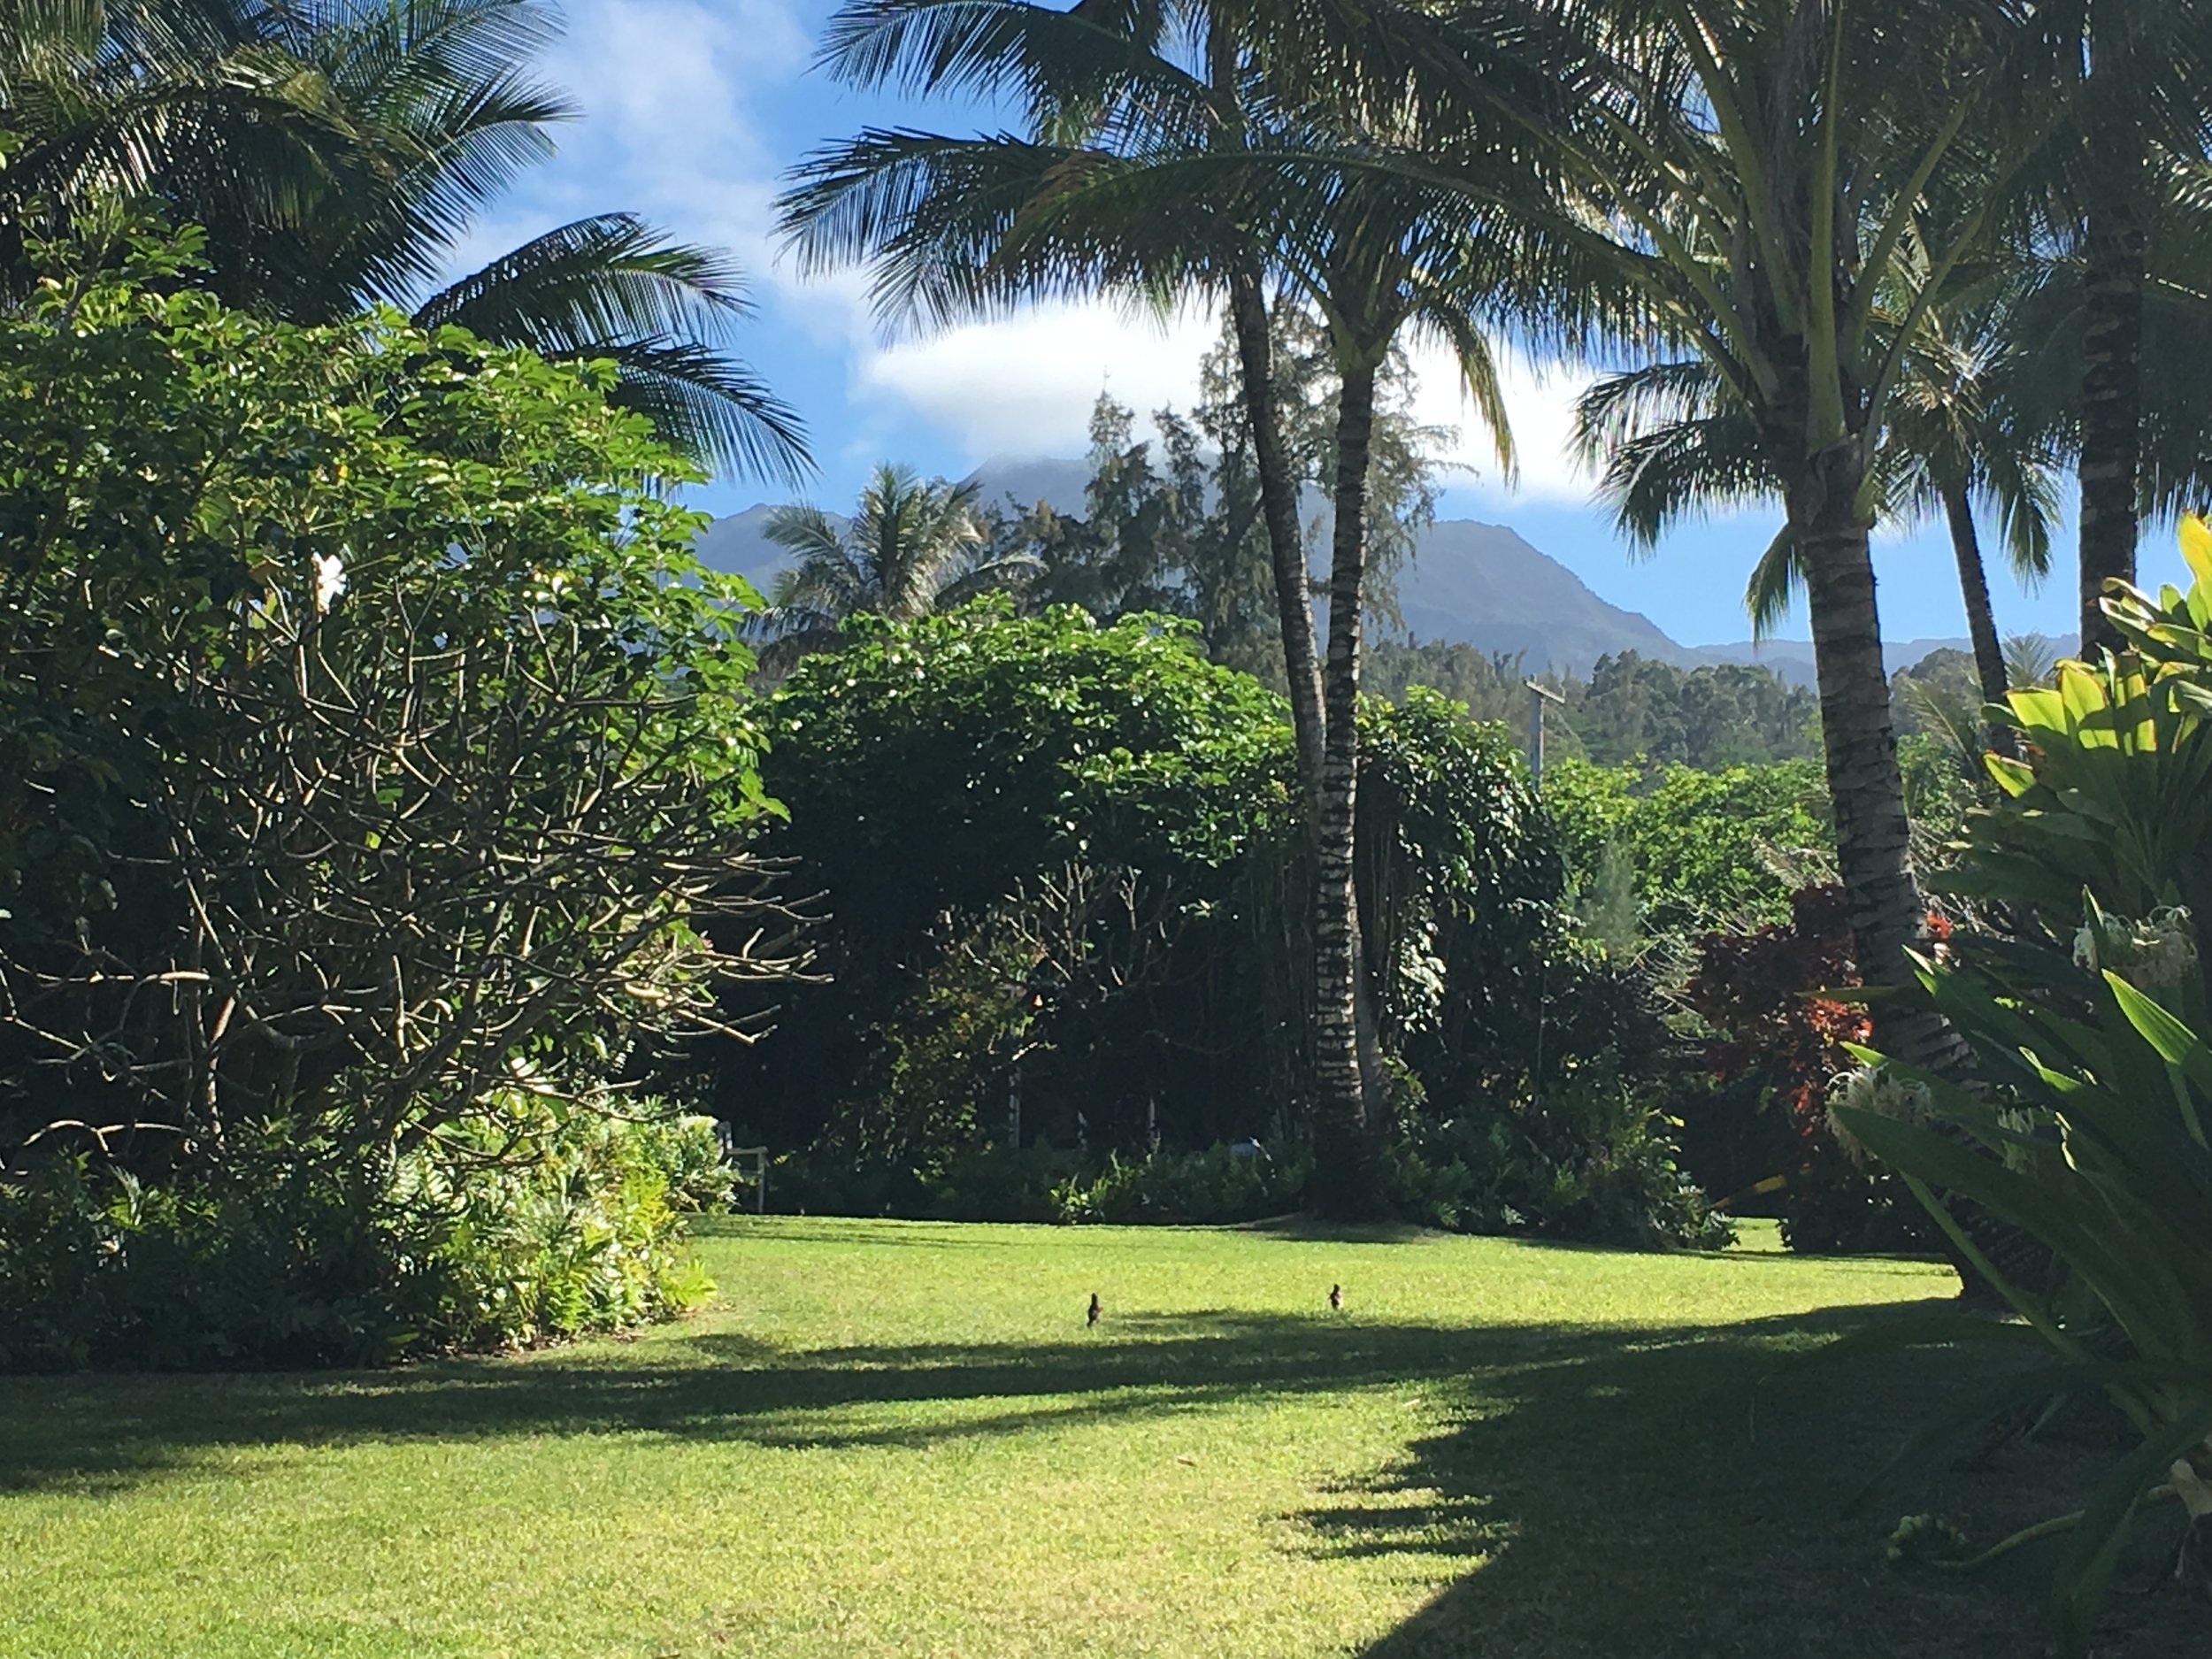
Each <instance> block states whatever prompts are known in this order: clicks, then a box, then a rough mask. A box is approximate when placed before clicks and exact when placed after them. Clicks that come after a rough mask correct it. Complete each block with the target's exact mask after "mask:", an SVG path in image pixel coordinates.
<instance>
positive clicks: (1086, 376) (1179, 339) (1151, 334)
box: [853, 303, 1217, 460]
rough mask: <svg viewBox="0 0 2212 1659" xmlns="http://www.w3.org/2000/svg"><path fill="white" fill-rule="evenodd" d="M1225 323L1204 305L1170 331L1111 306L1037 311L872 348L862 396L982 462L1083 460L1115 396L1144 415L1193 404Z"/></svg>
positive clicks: (857, 373) (858, 376) (858, 372)
mask: <svg viewBox="0 0 2212 1659" xmlns="http://www.w3.org/2000/svg"><path fill="white" fill-rule="evenodd" d="M1216 334H1217V324H1216V322H1215V320H1214V319H1212V318H1211V317H1210V316H1208V315H1206V314H1205V313H1203V312H1202V311H1196V310H1194V311H1189V312H1187V313H1184V314H1181V315H1179V316H1177V317H1175V318H1174V319H1171V321H1169V322H1168V323H1167V325H1166V326H1162V325H1161V324H1159V323H1158V322H1156V321H1153V320H1151V319H1147V318H1142V317H1132V316H1130V315H1128V314H1127V313H1125V312H1124V311H1119V310H1118V309H1117V308H1115V307H1113V306H1110V305H1107V304H1102V303H1088V304H1074V303H1056V304H1049V305H1036V306H1027V307H1025V308H1023V309H1022V310H1021V311H1018V312H1016V313H1014V314H1013V315H1012V316H1010V317H1005V318H1002V319H995V320H993V321H990V322H979V323H972V324H968V325H965V326H961V327H957V328H952V329H948V330H946V331H945V332H943V333H941V334H932V335H930V336H928V337H927V338H925V339H921V340H915V341H910V342H902V343H899V344H896V345H891V346H879V347H876V348H875V349H872V350H870V351H868V352H866V353H864V355H863V356H862V357H860V359H859V361H858V362H857V364H856V366H855V370H854V376H853V379H854V392H855V396H856V400H857V401H859V402H862V403H870V402H877V403H881V402H890V403H898V404H903V405H904V406H905V407H906V408H907V409H908V410H910V411H911V412H912V413H914V414H915V415H918V416H919V417H920V418H921V419H925V420H926V421H928V422H929V423H930V424H931V425H932V426H935V427H937V428H938V429H939V430H941V431H942V432H943V433H945V434H946V435H948V436H949V437H951V438H953V439H955V440H956V441H957V442H959V443H960V444H961V446H962V447H963V448H964V449H965V450H966V451H967V453H968V454H969V456H970V457H971V458H972V459H975V460H982V459H984V458H986V457H989V456H992V455H997V454H1003V453H1008V452H1011V453H1016V454H1021V455H1079V454H1080V453H1082V451H1083V449H1085V448H1086V447H1087V442H1088V439H1087V436H1086V428H1087V426H1088V424H1089V421H1090V415H1091V407H1092V405H1093V404H1094V403H1096V402H1097V401H1098V395H1099V393H1100V392H1102V391H1106V392H1110V393H1112V394H1113V395H1114V396H1115V397H1116V398H1118V400H1120V401H1121V402H1122V403H1126V404H1128V405H1129V406H1130V407H1131V408H1133V409H1134V410H1136V411H1138V413H1139V414H1140V415H1145V414H1149V413H1150V412H1151V411H1153V410H1155V409H1157V408H1159V407H1161V406H1162V405H1163V404H1167V403H1172V404H1175V405H1176V406H1178V407H1179V408H1188V407H1189V406H1190V404H1191V403H1192V402H1193V401H1194V398H1195V397H1196V396H1197V392H1198V370H1199V361H1200V359H1201V358H1202V357H1204V356H1205V354H1206V350H1207V348H1208V347H1209V346H1210V345H1211V344H1212V343H1213V341H1214V338H1215V335H1216Z"/></svg>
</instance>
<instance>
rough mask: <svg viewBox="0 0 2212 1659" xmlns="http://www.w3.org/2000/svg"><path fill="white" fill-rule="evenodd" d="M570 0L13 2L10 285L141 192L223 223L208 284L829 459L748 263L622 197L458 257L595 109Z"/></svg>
mask: <svg viewBox="0 0 2212 1659" xmlns="http://www.w3.org/2000/svg"><path fill="white" fill-rule="evenodd" d="M559 26H560V13H559V11H558V9H557V7H556V6H554V5H552V4H547V3H546V0H312V3H311V4H284V5H267V4H257V3H255V0H207V3H203V0H150V3H149V4H127V5H125V4H111V5H48V4H31V5H22V6H15V7H11V8H10V9H9V10H8V12H7V14H6V16H5V18H4V19H0V111H4V117H0V120H4V126H5V129H6V133H7V135H8V140H9V154H8V166H7V168H6V170H5V172H4V174H0V227H4V235H0V242H4V245H0V291H4V292H6V293H9V294H11V295H12V296H16V297H18V298H19V297H21V296H23V295H25V294H26V293H27V292H28V291H29V289H30V288H31V286H32V284H33V283H34V281H35V278H36V276H37V274H38V269H37V263H36V260H35V257H34V255H33V253H32V248H33V245H34V244H35V242H37V241H38V240H40V239H42V238H52V237H58V236H59V237H68V238H73V239H75V240H77V241H80V242H98V241H99V240H101V239H102V238H103V237H104V236H105V235H106V234H108V233H109V229H110V228H111V227H112V224H113V222H114V218H115V215H116V213H117V211H119V210H121V211H131V212H140V211H146V210H149V209H153V210H157V211H161V212H162V213H164V214H165V215H166V216H167V217H168V219H170V220H171V222H173V223H175V224H180V225H184V224H189V225H196V226H198V227H202V228H203V230H204V232H205V241H204V259H203V262H202V264H201V265H199V266H198V267H197V268H196V270H195V271H194V272H193V273H191V276H190V280H193V281H196V282H199V283H202V284H204V285H205V286H207V287H208V288H211V290H212V291H214V292H215V293H216V294H218V295H219V296H221V297H222V298H223V299H224V300H225V301H226V302H227V303H230V304H232V305H235V306H239V307H242V308H245V309H249V310H253V311H263V312H266V313H270V314H273V315H277V316H281V317H285V318H288V319H292V320H295V321H299V322H310V323H336V322H339V321H341V320H342V319H346V318H348V317H350V316H351V315H353V314H354V313H355V312H357V311H359V310H361V309H362V308H363V307H364V306H365V305H370V304H384V305H393V306H396V307H398V308H400V309H402V310H403V311H407V312H409V313H410V314H411V316H412V317H413V318H414V319H415V321H416V322H417V323H418V325H419V326H423V327H426V328H434V327H437V326H442V325H444V324H448V323H457V324H461V325H463V326H466V327H468V328H469V329H471V330H472V331H473V332H474V333H476V334H480V335H481V336H482V337H484V338H485V339H488V340H491V341H494V342H498V343H501V344H506V345H516V346H526V347H528V348H530V349H532V350H534V351H536V352H538V353H539V354H540V355H541V356H543V357H548V358H550V359H554V360H558V361H573V362H583V361H589V360H592V359H595V358H606V359H610V360H611V361H613V362H614V363H616V364H617V365H618V380H617V385H616V388H615V389H614V391H613V393H612V396H614V398H615V400H616V401H617V403H620V404H623V405H624V406H626V407H629V408H633V409H636V410H638V411H641V412H644V413H647V414H649V415H650V416H651V417H652V418H653V419H654V422H655V424H656V426H657V428H658V429H659V430H660V432H661V433H662V434H663V436H664V438H665V439H666V440H667V441H668V442H672V443H674V444H676V445H677V446H679V447H680V448H682V449H686V450H687V451H688V452H690V453H691V454H693V455H695V456H696V457H699V458H701V459H703V460H708V461H711V462H714V463H716V464H718V465H726V466H730V467H734V468H738V469H741V470H745V471H750V472H759V473H764V474H767V475H770V476H775V477H780V478H793V477H796V476H797V475H798V474H799V473H800V472H803V471H804V470H805V469H806V467H807V465H808V461H807V452H806V445H805V437H804V430H803V426H802V425H801V423H800V421H799V419H798V418H797V416H796V415H795V412H794V411H792V410H791V409H790V408H789V407H788V406H787V404H785V403H783V402H782V401H781V400H780V399H779V398H777V397H776V396H774V394H773V393H772V391H771V390H770V388H768V387H767V385H766V384H765V383H764V381H763V380H761V379H760V378H759V377H758V376H757V374H755V373H753V372H752V371H751V370H750V369H749V368H748V367H747V366H746V365H744V364H743V363H742V362H741V361H739V360H738V359H737V358H736V357H733V356H731V355H730V353H729V351H728V349H727V347H728V346H729V344H730V342H731V338H732V335H733V331H734V329H735V327H736V325H738V324H739V323H740V322H741V320H742V319H743V318H744V317H745V316H746V315H747V314H748V311H749V303H748V301H747V299H746V296H745V292H744V288H743V284H742V281H741V278H740V276H739V274H738V273H737V271H736V270H735V268H734V266H733V265H732V264H731V262H730V261H729V259H728V258H727V257H725V256H723V255H721V254H718V253H715V252H712V251H710V250H705V249H701V248H695V247H690V246H687V245H685V244H682V243H679V242H672V241H670V240H669V239H668V238H667V237H666V236H664V235H663V234H660V233H659V232H657V231H656V230H654V229H653V228H652V227H649V226H648V225H646V224H645V223H644V222H643V221H641V220H640V219H637V218H636V217H635V216H634V215H631V214H627V213H601V214H595V215H592V216H590V217H588V218H584V219H577V220H575V221H573V222H572V223H569V224H566V225H563V226H559V227H555V228H552V229H549V230H547V231H544V232H542V233H541V234H538V235H535V236H534V237H532V238H531V239H530V240H529V241H527V242H525V243H523V244H522V245H521V246H520V247H518V248H516V249H514V250H511V251H509V252H507V253H505V254H503V255H501V256H499V257H496V258H495V259H493V260H491V261H490V262H489V263H488V264H487V265H482V266H481V267H480V268H478V269H476V270H474V271H473V272H470V273H466V274H464V275H462V276H460V277H458V278H455V277H454V275H453V267H454V264H455V261H456V259H457V255H458V250H460V249H461V247H462V246H463V244H464V243H465V241H466V240H467V238H468V236H469V235H470V233H471V232H472V230H473V229H474V227H476V226H477V225H478V224H479V222H480V220H481V219H482V218H483V216H484V214H485V213H486V212H487V211H488V209H489V208H491V207H492V205H493V204H495V202H496V201H497V200H498V198H499V196H501V194H502V193H503V191H504V190H505V189H506V188H508V187H509V185H510V184H511V182H512V181H513V180H514V179H515V178H516V177H517V176H518V174H519V173H520V172H521V171H522V170H523V169H524V168H526V166H528V165H530V164H531V163H532V162H534V161H536V160H538V159H541V158H542V157H545V156H546V155H548V154H549V153H550V151H551V149H552V137H551V131H550V129H551V128H552V127H555V126H557V124H558V123H560V122H562V121H564V120H566V119H570V118H572V115H573V114H574V110H573V108H572V106H571V105H570V104H569V103H568V101H567V100H566V99H565V97H564V96H561V95H560V94H558V93H557V92H556V91H554V90H553V89H551V88H548V87H546V86H545V85H543V84H542V83H541V81H539V80H538V79H537V78H536V77H535V76H534V73H533V68H532V66H533V60H534V58H536V57H537V55H538V53H539V52H540V51H541V50H542V48H543V47H544V46H545V44H546V43H547V42H548V41H549V39H550V38H551V37H552V36H553V35H555V34H556V33H557V30H558V28H559Z"/></svg>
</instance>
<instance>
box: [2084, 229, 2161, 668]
mask: <svg viewBox="0 0 2212 1659" xmlns="http://www.w3.org/2000/svg"><path fill="white" fill-rule="evenodd" d="M2088 231H2089V234H2088V270H2087V272H2086V273H2085V292H2084V295H2083V305H2082V310H2083V319H2082V358H2083V363H2082V389H2081V463H2080V476H2081V641H2082V644H2081V649H2082V654H2083V655H2084V656H2085V657H2087V656H2090V655H2092V654H2093V653H2094V652H2095V651H2097V650H2098V649H2100V648H2109V649H2114V650H2117V649H2120V645H2121V640H2120V635H2119V632H2118V630H2116V628H2114V627H2113V626H2112V625H2111V623H2110V622H2108V620H2106V618H2105V614H2104V611H2103V609H2102V607H2101V605H2100V604H2099V603H2098V602H2099V601H2100V600H2101V598H2102V597H2103V595H2104V585H2105V583H2106V582H2107V581H2108V580H2112V579H2114V578H2118V579H2119V580H2124V581H2133V580H2135V542H2136V534H2137V522H2136V503H2137V487H2138V476H2139V470H2140V465H2141V447H2142V434H2141V427H2142V412H2143V288H2144V281H2145V276H2144V235H2143V227H2142V224H2141V222H2140V221H2139V219H2137V218H2136V216H2135V213H2134V211H2133V209H2132V205H2131V204H2130V203H2129V201H2128V200H2127V192H2126V191H2125V190H2124V189H2116V190H2115V191H2113V193H2112V195H2111V197H2110V199H2109V200H2108V202H2105V203H2101V204H2100V205H2099V206H2098V207H2097V208H2096V209H2094V210H2093V211H2092V212H2091V213H2090V215H2089V227H2088Z"/></svg>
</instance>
